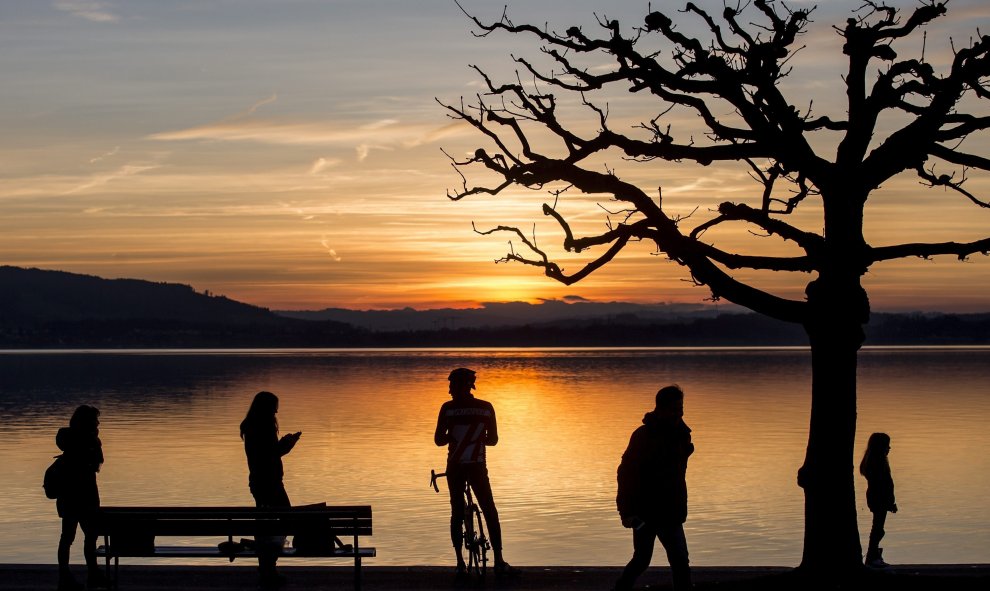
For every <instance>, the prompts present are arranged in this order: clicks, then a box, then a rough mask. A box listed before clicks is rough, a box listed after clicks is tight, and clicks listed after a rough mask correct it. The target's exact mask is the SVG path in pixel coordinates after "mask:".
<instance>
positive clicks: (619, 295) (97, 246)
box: [0, 0, 990, 311]
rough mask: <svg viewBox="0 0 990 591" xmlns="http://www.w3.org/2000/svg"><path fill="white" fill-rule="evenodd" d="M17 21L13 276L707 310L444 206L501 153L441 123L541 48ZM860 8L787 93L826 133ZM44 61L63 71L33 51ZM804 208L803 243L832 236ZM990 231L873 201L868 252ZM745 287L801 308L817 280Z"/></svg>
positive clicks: (319, 17)
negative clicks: (16, 271) (528, 261)
mask: <svg viewBox="0 0 990 591" xmlns="http://www.w3.org/2000/svg"><path fill="white" fill-rule="evenodd" d="M9 4H11V8H10V10H9V11H8V13H6V14H5V15H4V18H3V19H2V20H0V55H7V56H16V59H15V58H8V59H7V60H6V61H4V60H0V72H3V74H4V77H5V78H6V79H8V80H13V81H16V82H17V83H16V84H9V85H8V87H6V88H5V100H4V101H3V104H2V105H0V125H2V126H3V129H4V130H5V133H4V138H3V140H0V162H3V169H2V170H0V208H2V209H0V211H2V212H3V215H2V216H0V264H8V265H15V266H21V267H39V268H45V269H55V270H64V271H69V272H74V273H85V274H92V275H98V276H101V277H108V278H117V277H128V278H137V279H145V280H151V281H168V282H175V283H184V284H189V285H192V286H193V287H194V288H195V289H197V290H199V291H203V290H210V291H211V292H214V293H220V294H224V295H227V296H228V297H230V298H233V299H236V300H239V301H244V302H247V303H251V304H255V305H259V306H264V307H268V308H271V309H286V310H289V309H292V310H300V309H321V308H326V307H346V308H352V309H395V308H403V307H406V306H411V307H415V308H419V309H429V308H447V307H479V306H481V305H483V303H484V302H492V301H524V302H529V303H537V302H539V301H542V300H549V299H562V298H563V297H565V296H568V295H572V294H576V295H580V296H582V297H585V298H587V299H589V300H593V301H629V302H638V303H656V302H665V301H666V302H677V303H706V300H707V298H709V297H710V293H709V292H708V291H707V290H706V289H704V288H699V287H696V286H694V285H693V284H691V282H690V281H689V279H690V278H689V276H688V275H687V273H686V270H685V269H684V268H683V267H680V266H678V265H677V264H674V263H671V262H670V261H668V260H667V259H666V257H663V256H656V254H655V253H653V252H652V251H651V247H650V245H649V244H645V243H641V244H631V245H629V246H627V248H626V249H625V250H624V251H623V252H622V253H620V255H619V256H617V257H616V258H615V259H614V260H613V261H611V262H610V263H608V264H607V265H606V266H605V267H603V268H601V269H599V270H597V271H596V272H594V273H593V274H591V275H590V276H588V277H587V278H585V279H583V280H582V281H580V282H578V283H577V284H575V285H572V286H566V285H562V284H560V283H557V282H555V281H553V280H551V279H549V278H547V277H546V276H544V274H543V273H542V271H541V270H540V269H538V268H535V267H532V266H526V265H521V264H514V263H512V264H494V263H493V261H495V260H496V259H499V258H500V257H502V256H504V255H505V253H506V252H509V251H510V250H511V249H513V248H515V249H517V252H518V251H519V248H520V244H519V241H518V239H517V238H516V237H514V236H511V235H507V234H498V233H496V234H492V235H487V236H481V235H479V234H478V233H477V232H476V231H475V229H477V230H478V231H485V230H488V229H491V228H494V227H496V226H498V225H500V224H506V225H515V226H517V227H519V228H520V229H521V230H522V231H523V232H525V233H526V235H527V238H529V239H532V240H534V241H536V243H537V244H538V245H539V246H540V248H542V249H545V250H546V251H547V252H548V253H549V254H550V255H551V256H552V257H554V258H555V260H557V259H559V262H560V264H561V265H562V266H564V268H565V270H566V271H567V272H569V273H573V272H574V271H576V270H578V269H580V268H581V266H582V265H584V264H587V262H588V261H590V260H593V259H594V257H595V256H597V255H598V254H600V253H601V252H602V251H601V250H600V249H598V250H595V249H591V250H588V251H585V252H582V253H566V252H561V250H562V249H561V239H562V232H561V229H560V227H559V226H558V225H557V224H556V222H554V220H552V219H550V218H548V217H547V216H544V215H543V214H542V211H541V204H542V203H543V202H553V201H554V197H553V196H552V195H550V194H549V193H548V191H547V189H549V188H548V187H544V188H541V190H539V191H528V190H526V189H519V188H510V189H508V190H506V191H505V192H503V193H502V194H500V195H498V196H496V197H486V196H481V195H477V196H473V197H470V198H467V199H464V200H461V201H458V202H451V201H450V200H449V199H447V197H446V192H447V191H448V190H454V191H456V190H457V189H458V188H459V187H460V186H461V183H462V179H461V178H460V177H459V176H458V175H457V173H456V172H454V171H453V170H451V167H450V161H449V160H448V159H447V157H446V156H445V155H444V153H443V152H441V148H442V149H443V150H444V151H446V152H447V153H448V154H451V155H454V156H455V157H457V158H461V157H463V156H464V155H465V154H472V153H473V152H474V150H475V149H476V148H477V147H479V146H481V145H485V140H484V138H483V137H482V136H481V135H480V134H477V133H473V132H470V130H468V129H467V128H466V127H465V126H464V125H462V124H459V123H457V122H452V121H451V120H450V119H449V118H447V117H446V113H445V110H444V109H443V107H441V106H440V105H438V104H437V102H436V100H435V98H439V99H440V100H442V101H447V102H450V103H456V102H457V101H459V100H460V97H461V96H464V97H465V98H464V100H466V101H467V100H469V99H470V97H471V96H472V95H474V94H475V93H476V92H478V91H479V90H480V89H481V86H479V83H480V80H479V77H478V76H477V73H476V72H474V71H473V70H471V69H470V68H468V67H467V64H478V65H479V66H480V67H482V68H483V69H485V71H486V72H490V73H491V74H492V75H493V78H495V79H498V80H502V81H504V80H511V79H513V76H514V74H513V71H514V65H513V62H512V59H511V57H510V54H513V53H515V54H517V55H527V56H532V57H537V56H538V55H539V50H538V47H537V46H535V45H533V44H532V43H531V42H530V41H531V40H524V39H522V38H515V39H513V38H510V37H509V36H497V35H493V36H489V37H487V38H484V39H478V38H475V37H473V36H472V35H471V27H470V23H469V22H468V21H466V19H464V17H463V14H461V13H460V11H458V10H456V8H454V7H452V5H451V4H449V3H447V2H427V3H416V6H415V8H414V7H413V5H412V4H409V5H408V6H406V4H404V3H393V4H394V6H391V8H392V10H390V11H388V13H387V14H382V13H381V11H380V10H375V9H374V8H373V7H371V6H370V5H369V6H365V5H364V4H362V3H360V2H354V3H349V4H348V7H349V10H350V12H349V13H348V14H347V17H346V18H342V12H341V9H340V6H339V5H338V4H337V3H326V2H318V1H315V0H300V1H299V2H294V3H293V4H292V7H291V8H288V9H287V8H279V9H275V8H273V6H272V5H270V4H269V3H265V2H261V1H260V0H245V4H246V5H250V6H251V7H252V10H239V9H237V8H235V7H234V6H233V5H231V4H230V3H226V2H216V1H215V0H203V1H202V2H200V3H198V4H197V10H196V11H195V17H194V16H193V13H191V12H189V11H184V10H178V9H176V8H175V7H174V6H170V4H169V3H154V2H143V3H133V4H119V5H118V4H115V5H114V6H113V7H112V8H111V7H110V4H109V3H103V4H106V6H105V7H103V8H102V9H101V10H95V9H94V10H83V9H78V10H69V9H66V8H65V7H64V6H62V5H63V4H66V3H59V4H58V6H53V5H52V4H51V3H27V2H25V3H9ZM15 4H16V7H14V5H15ZM462 4H463V5H464V6H465V8H466V9H467V10H468V11H470V12H472V13H475V14H478V15H479V16H481V17H483V18H498V17H499V15H500V14H501V10H502V8H501V6H499V7H498V9H497V10H496V9H495V8H494V7H493V6H491V5H489V4H488V3H485V2H483V1H482V0H464V2H462ZM713 5H719V6H720V3H718V2H713ZM904 5H905V6H906V5H907V3H904ZM101 6H102V4H101ZM560 6H561V4H560V3H558V2H553V1H550V0H538V1H534V2H525V3H523V2H515V1H513V2H510V4H509V7H508V10H509V13H510V14H511V15H512V16H513V18H514V19H516V20H517V21H518V22H524V21H525V22H546V21H549V23H550V25H551V26H552V27H558V26H559V27H564V26H569V25H571V24H575V23H576V24H581V25H582V26H589V27H595V26H597V24H596V22H595V16H594V15H595V11H596V10H600V9H601V7H602V6H603V4H602V2H601V1H600V0H575V2H571V3H569V4H568V9H567V11H566V13H563V12H561V11H560ZM858 6H859V4H858V3H856V2H853V1H852V0H848V1H846V0H843V1H842V2H834V3H828V4H827V5H826V4H820V5H819V8H818V9H817V10H816V13H815V17H816V18H815V23H814V24H813V26H812V28H811V29H810V30H809V32H808V35H807V37H806V39H805V40H806V41H807V48H806V49H805V50H803V51H802V52H799V54H798V55H796V56H795V60H794V63H793V65H794V73H793V75H791V76H788V77H787V78H786V81H785V82H784V86H785V87H786V91H787V93H788V96H789V97H793V100H794V103H795V104H805V102H804V100H803V97H805V96H807V97H808V98H810V99H814V106H815V110H816V113H817V112H819V111H820V112H822V113H828V112H831V113H836V112H838V113H841V112H842V110H843V105H842V103H840V102H836V98H835V97H836V96H837V95H839V96H840V98H841V92H838V91H839V90H841V88H839V86H841V85H840V84H837V82H838V81H839V80H840V78H839V76H840V75H841V74H842V63H841V57H842V56H841V47H840V39H839V38H838V36H837V35H836V34H835V31H834V30H833V29H832V28H831V27H830V25H831V24H833V23H836V22H838V23H841V22H842V19H844V18H845V17H846V16H848V14H849V11H850V10H853V9H855V8H857V7H858ZM899 6H900V4H899ZM646 9H647V7H646V3H642V4H639V3H631V4H621V5H620V6H616V7H611V8H609V11H610V14H609V17H614V18H618V19H619V20H620V21H621V22H622V23H623V25H624V26H625V25H627V26H632V24H633V23H637V22H641V20H642V17H643V16H644V14H645V11H646ZM192 18H195V26H191V24H192V21H191V19H192ZM988 19H990V9H987V7H986V6H984V3H981V2H978V1H976V0H960V1H959V3H958V5H957V6H953V7H951V8H950V10H949V14H948V15H947V17H946V19H944V22H940V23H936V25H937V26H936V25H933V26H931V27H929V29H930V30H929V35H928V40H929V41H928V46H927V48H926V51H927V53H926V58H927V59H928V60H929V61H930V62H931V63H932V64H933V65H937V64H942V63H944V62H945V61H946V59H948V57H951V51H950V46H949V44H948V38H949V37H950V36H951V34H957V35H961V34H966V35H969V34H970V33H972V32H974V31H975V29H976V27H975V26H974V24H976V25H979V24H980V23H981V22H988ZM685 26H687V24H685ZM440 30H443V31H447V32H451V34H449V35H437V31H440ZM259 38H267V39H278V40H280V44H279V45H278V46H277V47H276V48H273V47H269V46H265V45H263V44H257V43H256V40H257V39H259ZM45 44H48V46H51V47H57V53H55V52H56V50H55V49H53V50H52V52H35V51H32V50H31V48H33V47H36V46H45ZM354 47H361V48H362V51H361V52H354V51H353V48H354ZM919 51H920V49H919ZM230 56H237V59H233V58H231V57H230ZM56 58H57V59H56ZM602 98H603V99H604V100H605V102H607V104H608V105H609V109H610V119H609V123H610V125H611V126H613V127H614V128H615V129H616V130H620V129H621V130H624V131H625V130H630V129H634V126H636V125H638V124H639V123H640V122H641V121H642V120H643V118H644V117H647V118H648V117H650V116H652V115H654V114H655V113H653V109H655V108H656V105H655V104H653V103H651V102H649V103H648V102H644V99H643V97H642V96H641V94H638V93H626V92H623V93H621V95H616V96H610V97H602ZM563 103H564V101H563V99H562V100H561V106H560V108H561V109H562V110H566V112H567V115H568V117H573V118H574V120H575V121H577V122H578V123H575V125H576V126H577V127H576V128H577V129H581V130H586V131H588V132H594V130H595V129H596V126H597V125H598V119H597V115H596V114H594V113H590V115H591V117H590V118H589V117H588V115H589V112H588V111H587V109H583V108H582V106H581V105H580V103H568V104H567V105H564V104H563ZM644 105H645V106H644ZM644 113H645V115H644ZM720 116H721V115H720ZM670 117H671V121H672V123H673V124H674V125H675V126H679V127H680V129H681V130H684V129H687V128H689V127H690V126H694V125H696V122H695V119H696V118H694V117H686V116H684V114H683V113H672V114H670ZM725 117H727V118H728V117H731V115H729V114H726V115H725ZM888 123H889V122H888ZM582 126H583V127H582ZM698 137H701V136H700V135H699V136H698ZM834 137H837V136H834ZM834 137H833V139H834ZM980 142H982V143H980ZM826 143H827V142H826ZM818 147H819V146H817V145H816V148H818ZM967 149H969V150H971V151H973V152H974V153H978V154H981V155H985V154H987V152H988V150H990V145H988V141H987V140H984V139H983V138H975V137H974V138H970V139H969V140H967ZM830 151H832V152H834V149H832V148H831V146H830V145H824V146H822V152H823V154H828V153H830ZM601 165H602V166H603V167H607V168H608V169H609V170H615V171H616V173H617V174H619V175H620V176H621V177H622V178H623V179H626V180H628V181H629V182H631V183H633V184H635V185H637V186H639V187H642V188H644V190H645V191H646V192H647V194H649V195H651V196H654V198H659V196H660V194H661V193H662V196H663V201H664V206H665V208H666V209H668V210H669V211H670V212H671V215H674V216H677V217H680V218H682V220H683V221H682V224H683V226H684V227H685V228H687V227H688V225H689V224H695V223H696V222H698V221H699V220H700V219H701V218H703V217H705V218H707V217H710V216H711V214H712V212H713V211H715V210H716V208H717V207H718V204H719V203H720V202H722V201H725V200H734V201H740V202H745V203H754V202H758V200H759V198H760V193H759V191H758V189H759V187H757V186H755V185H754V184H753V182H752V181H751V179H750V178H749V177H748V173H749V170H748V168H747V166H745V165H744V164H740V165H738V166H733V165H727V166H710V167H703V166H700V165H692V164H687V163H663V162H651V163H636V162H631V161H629V160H627V159H624V158H623V157H621V156H619V155H614V154H609V155H607V156H604V157H603V158H602V162H601ZM471 180H474V179H471ZM658 187H659V188H658ZM966 187H967V189H968V190H970V191H971V192H972V193H973V194H975V195H978V196H979V197H981V198H983V199H987V198H990V179H988V178H986V177H985V176H983V177H981V176H978V175H975V174H974V175H973V178H972V179H970V180H969V181H968V182H967V185H966ZM810 201H811V200H809V203H806V204H805V205H803V206H802V207H803V210H802V211H801V212H799V213H798V214H796V215H795V216H792V218H791V219H790V220H789V221H792V222H794V223H795V225H797V226H799V227H801V228H802V229H804V230H807V231H812V232H820V231H821V220H820V216H816V210H815V207H814V206H813V203H810ZM612 205H614V204H612V203H610V202H609V201H608V200H607V199H605V198H603V197H602V196H600V195H582V194H577V193H576V191H570V192H568V193H566V194H565V195H564V196H562V197H561V199H560V204H559V208H560V211H561V212H562V213H563V214H564V215H566V216H567V219H568V220H569V221H570V222H571V223H572V228H573V230H574V231H575V233H576V234H580V235H587V234H593V233H598V232H601V231H602V228H605V227H607V224H608V223H610V222H611V223H615V222H616V221H617V220H618V219H619V217H621V216H615V215H612V216H610V215H609V214H608V213H606V212H605V209H607V208H609V207H610V206H612ZM988 221H990V210H988V209H985V208H978V207H976V206H975V205H974V204H972V203H970V202H968V201H967V200H966V199H965V198H964V197H963V196H961V195H958V194H955V193H952V192H948V193H947V192H945V191H942V190H941V189H938V190H931V189H926V188H924V187H921V186H920V185H919V184H918V182H917V179H916V178H914V177H913V176H912V175H910V174H909V175H905V176H904V177H902V178H898V179H895V180H893V181H892V182H890V183H888V184H887V186H885V187H884V188H883V190H882V191H878V192H877V193H876V194H875V195H874V196H872V197H871V202H870V205H869V206H868V212H867V220H866V224H867V225H866V231H867V239H868V240H869V241H870V243H871V244H873V245H875V246H886V245H890V244H895V243H898V242H906V241H907V242H914V241H971V240H978V239H981V238H985V237H986V236H987V234H988V233H987V228H988V227H990V223H988ZM750 230H751V228H747V227H742V226H738V227H734V228H727V227H726V228H722V227H720V228H718V229H717V230H715V229H713V230H710V231H709V233H708V234H706V240H707V239H708V238H711V240H712V242H713V243H714V242H715V241H716V239H717V240H718V246H719V247H721V248H724V249H726V250H727V251H732V252H739V253H741V254H754V253H756V254H761V255H762V254H770V255H784V256H789V255H791V254H793V252H794V251H793V245H792V244H788V243H786V242H783V241H780V240H778V239H776V238H766V237H760V236H754V235H753V233H752V232H751V231H750ZM510 241H511V242H513V244H512V245H511V246H510V245H508V244H507V243H508V242H510ZM731 272H732V273H733V274H734V275H735V276H736V277H738V278H739V279H740V280H746V281H749V280H752V281H754V282H755V283H756V285H757V286H758V287H760V288H764V289H766V290H767V291H770V292H773V293H774V294H776V295H780V296H782V297H788V298H796V299H801V298H803V293H804V287H805V285H806V284H807V282H808V281H809V280H811V279H812V278H813V276H809V275H805V274H799V273H795V274H783V273H776V274H771V273H755V272H751V273H747V272H745V271H731ZM864 283H865V284H866V286H867V288H868V290H869V295H870V298H871V302H872V303H873V306H874V309H877V310H903V311H909V310H941V311H987V310H988V309H990V300H988V298H987V297H986V293H987V289H988V287H990V257H987V256H973V257H971V258H970V260H969V261H967V262H959V261H956V260H953V259H952V258H951V257H939V258H937V259H935V260H932V261H927V260H921V259H908V260H902V261H896V262H891V263H884V264H878V265H875V266H874V267H872V268H871V269H870V272H869V273H868V274H867V276H866V277H865V278H864Z"/></svg>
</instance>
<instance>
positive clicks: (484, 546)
mask: <svg viewBox="0 0 990 591" xmlns="http://www.w3.org/2000/svg"><path fill="white" fill-rule="evenodd" d="M474 518H475V520H476V526H475V535H476V540H475V541H476V542H477V545H476V548H477V557H476V560H477V564H478V573H479V574H480V575H482V576H484V575H485V573H486V572H487V571H488V549H489V548H491V544H490V543H489V542H488V537H487V536H486V535H485V525H484V524H483V523H482V522H481V511H479V510H478V508H477V507H475V508H474Z"/></svg>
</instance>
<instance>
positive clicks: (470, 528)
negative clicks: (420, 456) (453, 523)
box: [430, 470, 492, 576]
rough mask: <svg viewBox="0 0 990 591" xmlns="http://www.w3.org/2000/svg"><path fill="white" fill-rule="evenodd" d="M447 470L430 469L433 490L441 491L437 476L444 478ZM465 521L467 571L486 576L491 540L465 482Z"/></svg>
mask: <svg viewBox="0 0 990 591" xmlns="http://www.w3.org/2000/svg"><path fill="white" fill-rule="evenodd" d="M446 476H447V473H446V472H441V473H440V474H437V471H436V470H430V485H431V486H432V487H433V490H435V491H436V492H438V493H439V492H440V487H439V486H437V478H444V477H446ZM464 501H465V502H464V523H463V525H462V527H463V528H464V529H463V534H464V549H465V550H467V554H468V557H467V572H468V573H470V572H474V573H476V574H478V575H480V576H485V573H486V572H487V570H488V550H490V549H491V547H492V545H491V542H489V541H488V536H486V535H485V526H484V523H483V522H482V520H481V509H480V508H479V507H478V505H477V504H476V503H475V502H474V497H473V495H472V494H471V485H470V484H468V483H467V482H465V483H464Z"/></svg>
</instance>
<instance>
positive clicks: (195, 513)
mask: <svg viewBox="0 0 990 591" xmlns="http://www.w3.org/2000/svg"><path fill="white" fill-rule="evenodd" d="M328 530H329V531H330V532H332V533H333V535H336V536H348V537H350V536H370V535H371V531H372V530H371V507H370V506H368V505H353V506H337V507H332V506H322V507H287V508H284V509H270V508H264V509H261V508H256V507H102V508H101V509H100V515H99V519H98V520H97V531H98V533H97V535H100V536H104V535H110V536H113V535H128V534H133V533H135V532H140V533H142V534H150V535H153V536H215V535H220V536H258V535H263V536H264V535H268V536H271V535H296V534H299V533H300V532H306V533H311V532H314V531H328Z"/></svg>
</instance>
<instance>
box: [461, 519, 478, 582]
mask: <svg viewBox="0 0 990 591" xmlns="http://www.w3.org/2000/svg"><path fill="white" fill-rule="evenodd" d="M476 511H477V508H476V507H474V505H473V504H468V505H466V507H465V509H464V513H465V515H464V549H465V550H467V555H468V556H467V569H468V572H475V573H478V574H481V555H480V549H479V544H478V532H477V530H475V520H474V519H475V518H474V513H475V512H476Z"/></svg>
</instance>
